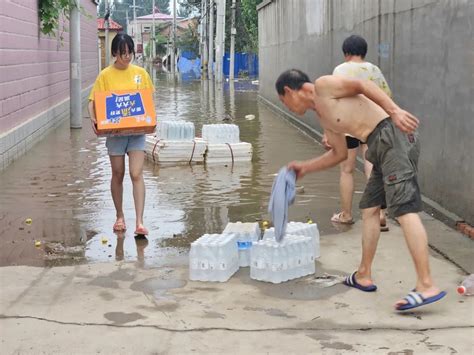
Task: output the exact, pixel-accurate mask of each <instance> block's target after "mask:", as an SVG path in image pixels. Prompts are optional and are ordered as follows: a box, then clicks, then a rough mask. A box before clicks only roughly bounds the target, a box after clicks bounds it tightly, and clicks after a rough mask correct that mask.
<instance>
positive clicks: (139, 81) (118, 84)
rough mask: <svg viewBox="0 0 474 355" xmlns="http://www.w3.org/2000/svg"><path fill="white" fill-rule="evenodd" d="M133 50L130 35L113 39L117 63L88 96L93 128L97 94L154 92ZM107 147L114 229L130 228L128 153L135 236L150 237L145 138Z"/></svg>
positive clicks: (117, 139)
mask: <svg viewBox="0 0 474 355" xmlns="http://www.w3.org/2000/svg"><path fill="white" fill-rule="evenodd" d="M134 48H135V46H134V43H133V39H132V38H131V37H130V36H129V35H127V34H124V33H119V34H117V35H116V36H115V37H114V39H113V40H112V56H113V57H114V58H115V61H114V63H113V64H112V65H110V66H108V67H107V68H105V69H104V70H102V71H101V72H100V74H99V76H98V77H97V79H96V81H95V83H94V86H93V88H92V91H91V93H90V96H89V114H90V117H91V119H92V121H93V122H94V127H95V124H96V123H97V119H96V115H95V111H94V94H95V93H96V92H102V91H110V90H136V89H152V90H154V87H153V84H152V81H151V79H150V76H149V75H148V73H147V72H146V71H145V69H143V68H141V67H139V66H136V65H133V64H132V61H133V59H134V57H135V49H134ZM106 146H107V150H108V154H109V157H110V165H111V167H112V181H111V184H110V188H111V192H112V199H113V201H114V205H115V210H116V221H115V224H114V226H113V230H114V231H115V232H122V231H125V230H126V229H127V226H126V224H125V216H124V212H123V206H122V199H123V179H124V175H125V155H126V154H127V155H128V163H129V164H128V165H129V173H130V178H131V180H132V185H133V199H134V202H135V215H136V226H135V227H136V228H135V234H137V235H148V230H147V229H146V228H145V226H144V225H143V211H144V208H145V182H144V180H143V163H144V160H145V135H144V134H143V135H130V136H114V137H107V140H106Z"/></svg>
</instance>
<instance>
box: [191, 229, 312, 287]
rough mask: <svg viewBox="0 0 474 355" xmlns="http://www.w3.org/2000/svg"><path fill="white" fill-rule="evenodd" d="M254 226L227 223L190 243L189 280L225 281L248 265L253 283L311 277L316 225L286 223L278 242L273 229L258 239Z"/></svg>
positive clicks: (259, 235) (258, 235) (258, 233)
mask: <svg viewBox="0 0 474 355" xmlns="http://www.w3.org/2000/svg"><path fill="white" fill-rule="evenodd" d="M260 237H261V231H260V228H259V226H258V223H241V222H236V223H228V224H227V226H226V228H225V229H224V232H223V233H222V234H205V235H203V236H202V237H201V238H199V239H198V240H196V241H195V242H193V243H192V244H191V250H190V253H189V265H190V266H189V277H190V279H191V280H194V281H219V282H225V281H227V280H228V279H229V278H230V277H231V276H232V275H233V274H234V273H235V272H236V271H237V270H238V269H239V267H247V266H250V277H251V278H252V279H254V280H259V281H266V282H272V283H280V282H285V281H288V280H292V279H295V278H299V277H303V276H306V275H310V274H314V272H315V262H314V261H315V258H317V257H319V254H320V251H319V250H320V249H319V231H318V227H317V225H316V224H309V223H302V222H290V223H288V225H287V232H286V234H285V236H284V238H283V240H282V241H281V242H277V241H276V240H275V231H274V229H273V228H269V229H267V230H265V233H264V235H263V238H262V239H261V238H260Z"/></svg>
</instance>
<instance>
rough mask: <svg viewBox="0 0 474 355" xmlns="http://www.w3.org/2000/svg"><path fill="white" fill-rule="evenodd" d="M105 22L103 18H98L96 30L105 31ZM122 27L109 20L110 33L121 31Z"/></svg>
mask: <svg viewBox="0 0 474 355" xmlns="http://www.w3.org/2000/svg"><path fill="white" fill-rule="evenodd" d="M104 22H105V20H104V19H103V18H98V19H97V29H98V30H105V23H104ZM122 29H123V27H122V26H120V25H119V24H118V23H117V22H115V21H114V20H112V19H111V18H109V30H112V31H120V30H122Z"/></svg>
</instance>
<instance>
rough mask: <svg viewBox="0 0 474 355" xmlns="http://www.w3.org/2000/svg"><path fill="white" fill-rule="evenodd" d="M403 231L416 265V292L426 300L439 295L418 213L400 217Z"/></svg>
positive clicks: (404, 302)
mask: <svg viewBox="0 0 474 355" xmlns="http://www.w3.org/2000/svg"><path fill="white" fill-rule="evenodd" d="M398 221H399V222H400V225H401V227H402V230H403V234H404V236H405V240H406V243H407V246H408V250H409V251H410V254H411V257H412V259H413V262H414V264H415V269H416V274H417V280H416V291H417V292H419V293H421V294H422V296H423V297H424V298H427V297H431V296H435V295H437V294H438V293H439V292H440V290H439V289H438V288H437V287H435V286H434V284H433V280H432V278H431V272H430V265H429V253H428V236H427V234H426V230H425V227H424V226H423V223H422V222H421V219H420V216H419V215H418V213H407V214H405V215H403V216H400V217H398ZM406 303H407V301H406V300H400V301H398V302H397V303H396V305H400V304H406Z"/></svg>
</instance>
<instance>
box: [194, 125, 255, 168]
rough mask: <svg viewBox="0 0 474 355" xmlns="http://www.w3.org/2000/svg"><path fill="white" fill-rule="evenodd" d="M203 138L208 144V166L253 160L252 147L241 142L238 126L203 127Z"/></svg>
mask: <svg viewBox="0 0 474 355" xmlns="http://www.w3.org/2000/svg"><path fill="white" fill-rule="evenodd" d="M202 138H203V139H204V140H205V141H206V142H207V152H206V163H207V164H220V163H224V164H226V163H238V162H248V161H251V160H252V145H251V144H250V143H246V142H241V141H240V131H239V127H238V126H237V125H234V124H209V125H203V126H202Z"/></svg>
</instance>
